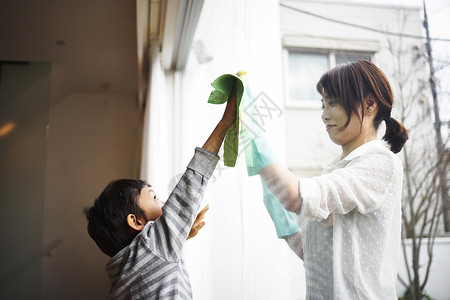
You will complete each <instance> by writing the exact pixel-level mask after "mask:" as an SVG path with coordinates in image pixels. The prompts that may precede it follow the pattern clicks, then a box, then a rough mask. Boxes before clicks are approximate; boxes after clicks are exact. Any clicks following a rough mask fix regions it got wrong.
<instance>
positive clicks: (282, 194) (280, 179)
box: [258, 161, 302, 213]
mask: <svg viewBox="0 0 450 300" xmlns="http://www.w3.org/2000/svg"><path fill="white" fill-rule="evenodd" d="M258 173H259V174H260V175H261V178H262V179H263V180H264V182H265V184H266V185H267V186H268V187H269V189H270V191H271V192H272V193H273V194H274V195H275V197H276V198H277V199H278V201H280V203H281V204H282V205H283V207H284V208H286V210H288V211H292V212H296V213H299V212H300V211H301V207H302V200H301V197H300V189H299V181H298V178H297V176H295V175H294V174H292V172H290V171H289V170H288V169H287V168H286V167H284V166H283V165H282V164H281V163H280V162H278V161H275V162H273V163H271V164H269V165H268V166H266V167H265V168H263V169H261V170H260V171H259V172H258Z"/></svg>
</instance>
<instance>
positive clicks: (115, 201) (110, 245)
mask: <svg viewBox="0 0 450 300" xmlns="http://www.w3.org/2000/svg"><path fill="white" fill-rule="evenodd" d="M147 185H149V184H148V183H147V182H145V181H144V180H134V179H118V180H114V181H111V182H110V183H109V184H108V185H107V186H106V188H105V189H104V190H103V192H102V193H101V194H100V196H99V197H98V198H97V199H95V201H94V205H93V206H92V207H90V208H89V209H87V211H86V218H87V220H88V226H87V229H88V233H89V235H90V236H91V238H92V239H93V240H94V241H95V243H96V244H97V246H98V247H99V248H100V250H102V252H103V253H105V254H106V255H108V256H110V257H113V256H114V255H116V253H117V252H119V251H120V250H121V249H123V248H124V247H126V246H128V245H129V244H130V243H131V241H132V240H133V239H134V238H135V237H136V235H137V234H138V233H139V232H138V231H136V230H134V229H132V228H131V227H130V226H129V225H128V223H127V216H128V214H134V215H135V216H136V217H137V218H141V217H145V214H144V211H143V210H142V209H141V208H140V207H139V205H138V203H137V199H138V196H139V194H140V192H141V190H142V188H143V187H145V186H147Z"/></svg>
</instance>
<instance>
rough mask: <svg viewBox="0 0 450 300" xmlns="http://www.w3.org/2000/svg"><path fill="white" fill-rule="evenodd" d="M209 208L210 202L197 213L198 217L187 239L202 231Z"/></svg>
mask: <svg viewBox="0 0 450 300" xmlns="http://www.w3.org/2000/svg"><path fill="white" fill-rule="evenodd" d="M208 210H209V204H208V205H206V206H205V207H204V208H203V209H202V210H201V211H200V212H199V213H198V215H197V218H195V221H194V224H193V225H192V228H191V231H190V232H189V235H188V237H187V239H186V240H188V239H190V238H193V237H194V236H196V235H197V233H198V232H199V231H200V229H202V228H203V226H205V221H204V220H203V219H204V218H205V213H206V212H207V211H208Z"/></svg>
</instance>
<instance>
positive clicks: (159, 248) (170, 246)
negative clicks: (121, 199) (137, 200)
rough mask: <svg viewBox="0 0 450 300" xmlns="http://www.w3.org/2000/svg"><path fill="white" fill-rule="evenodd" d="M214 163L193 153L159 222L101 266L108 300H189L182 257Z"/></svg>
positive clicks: (199, 150)
mask: <svg viewBox="0 0 450 300" xmlns="http://www.w3.org/2000/svg"><path fill="white" fill-rule="evenodd" d="M218 161H219V156H218V155H216V154H214V153H212V152H209V151H207V150H204V149H202V148H196V149H195V155H194V157H193V158H192V160H191V161H190V163H189V165H188V166H187V170H186V171H185V172H184V174H183V176H182V177H181V179H180V181H179V182H178V183H177V185H176V186H175V188H174V190H173V191H172V193H171V194H170V196H169V198H168V199H167V202H166V203H165V205H164V206H163V208H162V211H163V214H162V215H161V217H159V218H158V219H157V220H156V221H154V222H148V223H147V224H146V226H145V227H144V229H143V230H142V231H141V232H140V233H139V234H138V235H137V236H136V238H135V239H134V240H133V241H132V242H131V244H130V245H129V246H127V247H125V248H124V249H122V250H121V251H120V252H119V253H117V254H116V255H115V256H114V257H112V258H111V260H110V261H109V262H108V264H107V265H106V272H107V273H108V276H109V279H110V280H111V285H112V288H111V290H110V298H111V299H159V300H162V299H192V290H191V284H190V281H189V275H188V273H187V271H186V267H185V264H184V262H183V260H182V258H181V251H182V249H183V245H184V242H185V241H186V239H187V236H188V234H189V232H190V229H191V227H192V224H193V223H194V220H195V217H196V214H197V211H198V209H199V206H200V202H201V199H202V197H203V193H204V191H205V189H206V185H207V183H208V179H209V178H210V177H211V175H212V173H213V171H214V168H215V166H216V164H217V162H218Z"/></svg>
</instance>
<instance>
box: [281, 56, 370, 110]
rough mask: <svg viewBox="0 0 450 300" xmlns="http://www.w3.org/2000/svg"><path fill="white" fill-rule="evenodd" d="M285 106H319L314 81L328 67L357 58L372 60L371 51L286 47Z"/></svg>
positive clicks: (318, 96) (318, 97)
mask: <svg viewBox="0 0 450 300" xmlns="http://www.w3.org/2000/svg"><path fill="white" fill-rule="evenodd" d="M287 50H288V60H287V106H291V107H296V106H299V107H307V106H310V107H316V106H319V105H320V104H318V103H320V102H318V101H317V100H320V95H319V94H318V93H317V91H316V83H317V81H318V80H319V78H320V76H321V75H322V74H323V73H324V72H325V71H326V70H328V69H330V68H332V67H334V66H336V65H338V64H341V63H344V62H347V61H349V62H351V61H355V60H357V59H365V60H368V61H371V60H372V55H373V54H372V53H367V52H354V51H352V52H350V51H342V50H339V51H324V50H320V51H319V50H317V51H314V50H309V51H307V50H304V49H298V48H292V49H287Z"/></svg>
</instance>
